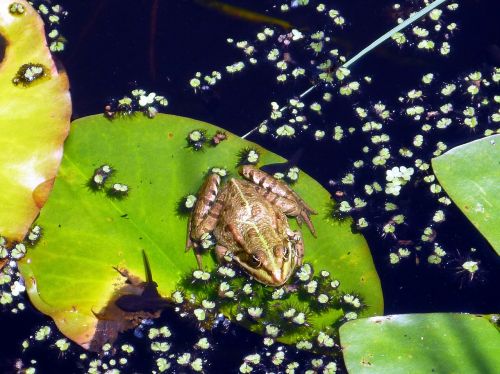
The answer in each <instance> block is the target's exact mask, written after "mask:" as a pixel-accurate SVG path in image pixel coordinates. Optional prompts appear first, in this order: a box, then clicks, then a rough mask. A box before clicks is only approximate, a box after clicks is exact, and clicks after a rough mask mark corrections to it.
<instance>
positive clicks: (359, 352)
mask: <svg viewBox="0 0 500 374" xmlns="http://www.w3.org/2000/svg"><path fill="white" fill-rule="evenodd" d="M340 341H341V344H342V351H343V354H344V359H345V363H346V366H347V370H348V371H349V373H356V374H362V373H366V374H376V373H383V374H385V373H394V374H398V373H405V374H406V373H469V374H473V373H477V374H480V373H481V374H483V373H496V372H498V368H499V367H500V355H499V354H498V350H499V348H500V333H499V332H498V330H497V329H496V328H495V327H494V326H493V325H492V324H491V323H490V322H489V321H488V320H487V319H486V318H484V317H480V316H475V315H470V314H453V313H432V314H401V315H392V316H385V317H372V318H365V319H360V320H357V321H351V322H348V323H346V324H344V325H343V326H342V327H341V328H340Z"/></svg>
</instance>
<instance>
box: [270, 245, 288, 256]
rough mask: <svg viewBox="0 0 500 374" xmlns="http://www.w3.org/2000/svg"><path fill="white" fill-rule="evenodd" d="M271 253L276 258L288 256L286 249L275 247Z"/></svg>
mask: <svg viewBox="0 0 500 374" xmlns="http://www.w3.org/2000/svg"><path fill="white" fill-rule="evenodd" d="M273 253H274V256H275V257H276V258H286V257H287V256H288V248H287V247H284V246H279V245H277V246H276V247H274V250H273Z"/></svg>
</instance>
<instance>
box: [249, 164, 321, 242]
mask: <svg viewBox="0 0 500 374" xmlns="http://www.w3.org/2000/svg"><path fill="white" fill-rule="evenodd" d="M241 174H242V175H243V177H245V178H246V179H248V180H249V181H251V182H253V183H254V184H255V185H256V188H257V191H258V192H259V193H260V194H261V195H262V196H264V198H265V199H266V200H267V201H269V202H270V203H271V204H273V205H276V206H277V207H279V208H280V209H281V211H282V212H283V213H285V214H286V215H287V216H291V217H295V218H296V219H297V222H298V224H299V225H301V224H302V222H305V223H306V225H307V227H308V228H309V230H310V231H311V233H312V234H313V235H314V236H316V230H315V229H314V226H313V224H312V222H311V218H310V215H312V214H317V213H316V212H315V211H314V210H313V209H311V208H310V207H309V206H308V205H307V204H306V203H305V202H304V200H302V199H301V198H300V196H299V195H298V194H297V193H296V192H295V191H294V190H292V189H291V188H290V187H289V186H288V185H287V184H286V183H284V182H282V181H280V180H278V179H276V178H274V177H272V176H270V175H269V174H267V173H265V172H263V171H262V170H259V169H257V168H255V167H253V166H250V165H245V166H243V167H242V169H241Z"/></svg>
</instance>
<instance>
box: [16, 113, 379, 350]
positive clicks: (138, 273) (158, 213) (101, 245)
mask: <svg viewBox="0 0 500 374" xmlns="http://www.w3.org/2000/svg"><path fill="white" fill-rule="evenodd" d="M217 132H219V133H222V129H220V128H217V127H215V126H212V125H209V124H207V123H203V122H199V121H195V120H192V119H188V118H183V117H177V116H171V115H158V116H156V117H155V118H154V119H147V118H145V117H143V116H142V115H141V116H134V117H131V118H118V119H116V120H113V121H109V120H108V119H106V118H105V117H103V116H100V115H97V116H91V117H86V118H82V119H79V120H77V121H75V122H73V124H72V128H71V134H70V136H69V138H68V140H67V142H66V145H65V153H64V158H63V162H62V166H61V169H60V171H59V174H58V177H57V179H56V183H55V185H54V190H53V192H52V195H51V198H50V200H49V202H48V203H47V205H46V206H45V207H44V209H43V210H42V212H41V215H40V218H39V219H38V221H37V223H38V224H39V225H40V226H41V227H42V228H43V236H42V238H41V239H40V241H39V242H38V244H37V245H36V247H35V248H33V249H31V250H30V251H29V252H28V254H27V255H26V257H25V258H24V259H23V261H22V262H21V263H20V269H21V272H22V274H23V276H24V278H25V280H26V287H27V291H28V294H29V296H30V299H31V301H32V302H33V304H34V305H35V306H36V307H37V308H38V309H39V310H41V311H42V312H44V313H46V314H48V315H50V316H51V317H52V318H53V319H54V320H55V322H56V324H57V325H58V327H59V329H60V330H61V331H62V332H63V333H64V334H65V335H66V336H68V337H69V338H71V339H72V340H74V341H76V342H78V343H79V344H81V345H82V346H85V347H89V345H91V342H92V341H93V339H95V337H96V325H97V323H98V319H97V318H96V315H99V314H100V313H101V312H103V311H104V310H106V308H107V307H109V306H110V305H114V304H113V300H117V298H118V297H119V296H118V294H119V293H120V292H121V291H120V290H122V289H123V287H124V281H125V280H124V277H123V276H122V275H121V274H120V273H119V272H118V271H116V269H115V268H118V269H121V270H126V271H127V273H128V274H129V275H131V276H135V277H136V278H139V279H142V280H143V281H144V280H145V279H146V276H145V272H144V265H143V257H142V250H144V251H145V252H146V254H147V257H148V259H149V263H150V266H151V274H152V278H153V279H154V281H155V282H156V283H157V284H158V292H159V294H160V295H161V296H162V297H167V298H171V296H172V293H173V292H174V291H175V290H177V289H178V288H179V286H180V285H183V287H184V290H185V292H187V293H188V295H187V296H189V294H190V293H193V294H194V295H195V296H196V298H197V299H196V302H195V304H197V303H201V298H202V297H203V295H202V294H203V289H204V287H201V289H200V288H197V287H196V284H194V283H193V282H186V281H185V279H186V277H190V276H191V274H192V273H193V271H194V270H195V269H197V264H196V260H195V256H194V255H193V253H192V252H191V251H190V252H185V245H186V234H187V225H188V216H187V215H185V214H184V215H183V214H182V211H183V210H184V209H186V204H185V203H186V201H187V202H188V205H192V201H193V197H192V196H191V197H190V198H189V199H186V197H187V196H188V195H194V194H196V193H197V191H198V189H199V187H200V186H201V184H202V183H203V180H204V179H205V176H206V175H207V173H208V172H210V171H211V170H212V169H213V168H214V167H217V168H218V172H219V173H223V169H225V170H227V171H228V172H229V174H230V176H231V177H238V174H237V167H238V165H239V164H240V162H241V155H242V151H243V150H247V151H248V150H249V149H253V150H255V151H256V153H258V155H259V165H265V164H271V163H277V162H283V161H284V160H283V159H282V158H281V157H279V156H277V155H275V154H273V153H271V152H269V151H267V150H265V149H263V148H261V147H259V146H258V145H256V144H253V143H251V142H248V141H246V140H243V139H241V138H239V137H237V136H235V135H233V134H230V133H228V132H225V138H224V140H223V141H220V142H217V143H215V142H214V143H213V144H216V145H209V142H210V140H209V139H211V138H212V136H214V135H215V134H216V133H217ZM189 145H190V146H189ZM95 175H99V177H98V178H97V181H98V182H99V183H98V184H97V185H96V183H94V182H95V179H94V176H95ZM103 179H104V182H102V180H103ZM101 183H102V184H101ZM116 183H119V184H122V185H126V186H128V187H129V189H128V190H127V194H126V195H121V196H116V195H113V194H110V193H109V189H110V188H111V187H112V186H113V185H114V184H116ZM293 188H294V190H295V191H296V192H297V193H299V194H300V195H301V197H302V198H303V199H304V200H305V201H306V202H307V203H308V204H309V205H310V206H312V207H313V209H315V210H317V211H318V215H315V216H313V217H312V221H313V223H314V225H315V228H316V232H317V238H314V237H313V236H312V235H311V233H310V232H309V230H307V228H303V229H302V233H303V237H304V242H305V261H306V262H309V263H311V264H312V266H313V268H314V270H315V271H316V273H318V272H319V271H320V270H322V269H325V270H327V271H329V272H330V274H331V277H332V278H335V279H338V280H339V281H340V287H341V289H342V290H344V291H345V292H351V293H353V294H355V295H359V296H360V298H361V300H362V301H363V303H364V304H365V305H366V308H365V309H363V312H362V313H361V314H363V315H374V314H380V313H382V309H383V300H382V291H381V287H380V282H379V279H378V276H377V273H376V271H375V267H374V265H373V261H372V258H371V255H370V252H369V249H368V247H367V244H366V242H365V240H364V238H363V237H362V236H361V235H360V234H353V233H352V232H351V226H350V222H349V221H348V220H347V221H343V222H338V221H335V220H333V219H332V218H331V215H330V213H331V204H332V202H331V199H330V195H329V194H328V192H327V191H326V190H325V189H323V188H322V187H321V186H320V185H319V184H318V183H317V182H315V181H314V180H313V179H312V178H311V177H309V176H308V175H306V174H305V173H303V172H301V173H300V176H299V178H298V181H297V182H296V183H294V185H293ZM180 208H182V209H180ZM290 224H291V227H292V228H296V227H297V225H296V223H295V220H293V221H292V220H290ZM203 266H204V268H205V270H207V271H210V270H211V269H214V267H215V260H214V257H213V255H209V254H205V255H204V256H203ZM227 272H228V273H227V274H229V275H230V273H231V271H230V270H228V271H227ZM204 274H206V273H203V272H199V274H197V276H198V277H199V278H200V279H201V281H202V282H204V281H203V279H204ZM254 286H255V287H257V286H258V285H256V284H254ZM260 287H261V289H262V290H263V293H261V294H259V295H256V296H255V297H254V298H253V302H254V305H255V306H260V307H262V308H264V309H265V310H266V311H267V310H269V309H274V308H277V307H278V304H279V302H274V304H272V305H268V304H267V302H266V301H265V300H264V299H263V298H262V297H263V296H262V295H263V294H267V295H270V293H271V292H272V291H274V290H275V288H272V287H264V286H260ZM134 292H135V291H134ZM135 293H136V294H137V293H140V291H138V292H135ZM219 299H220V297H218V298H217V294H216V295H215V297H214V299H212V300H205V303H201V304H204V305H206V306H207V307H209V306H210V305H212V304H211V301H215V302H219V301H220V300H219ZM287 302H293V303H294V304H295V305H296V306H297V308H299V309H301V311H307V310H308V306H309V305H308V304H307V303H306V302H304V301H299V300H298V298H297V297H296V296H294V297H292V298H290V299H289V300H288V301H287ZM281 305H283V303H281ZM223 310H225V313H226V314H228V315H229V316H230V317H231V318H234V315H235V314H236V313H237V310H236V309H235V308H233V307H231V306H229V305H226V306H225V307H223ZM360 312H361V310H360ZM94 313H95V314H94ZM306 314H308V313H306ZM200 316H201V317H204V314H200V313H199V310H198V316H197V318H198V319H199V317H200ZM342 316H343V312H342V308H341V306H339V305H335V306H332V307H331V308H330V309H328V310H326V311H320V312H314V313H311V314H310V315H309V314H308V316H307V318H308V323H309V324H310V325H311V326H312V327H313V328H314V329H315V330H316V331H317V330H319V329H323V328H326V327H328V326H331V325H332V323H335V322H339V319H340V318H341V317H342ZM304 317H305V315H297V318H298V320H297V321H298V322H299V323H300V322H302V321H301V320H300V321H299V319H303V318H304ZM242 323H245V324H246V326H248V327H249V328H250V329H252V330H255V331H262V329H261V328H262V325H261V324H260V325H259V324H258V323H252V322H251V321H248V320H246V322H245V321H242ZM301 336H303V334H302V333H297V332H292V333H287V332H286V331H285V335H284V336H283V337H282V339H283V340H284V341H287V342H292V341H296V340H297V339H299V338H300V337H301Z"/></svg>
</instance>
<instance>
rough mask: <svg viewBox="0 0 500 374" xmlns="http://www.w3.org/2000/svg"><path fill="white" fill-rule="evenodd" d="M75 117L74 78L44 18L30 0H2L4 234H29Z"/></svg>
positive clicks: (0, 217) (0, 197)
mask: <svg viewBox="0 0 500 374" xmlns="http://www.w3.org/2000/svg"><path fill="white" fill-rule="evenodd" d="M3 46H5V51H4V53H3V54H2V51H1V49H2V48H3ZM2 56H3V59H2ZM48 98H50V99H48ZM70 116H71V99H70V95H69V84H68V79H67V76H66V74H65V73H64V72H60V71H58V69H57V68H56V66H55V64H54V61H53V60H52V56H51V54H50V51H49V49H48V47H47V43H46V40H45V35H44V29H43V23H42V20H41V19H40V17H39V16H38V14H37V12H36V11H35V10H34V9H33V8H32V7H31V6H30V5H29V4H28V2H26V1H24V0H16V1H2V5H1V7H0V133H1V134H2V135H1V136H0V149H1V150H2V151H1V152H0V191H2V193H1V194H0V206H1V207H2V209H0V235H2V236H4V237H6V238H7V239H8V240H9V241H20V240H22V239H23V238H24V236H25V234H26V232H27V230H28V228H29V227H30V225H31V223H32V222H33V220H34V219H35V217H36V216H37V214H38V212H39V210H40V208H41V207H42V206H43V204H44V203H45V201H46V200H47V197H48V194H49V192H50V189H51V187H52V183H53V181H54V177H55V175H56V172H57V168H58V167H59V164H60V162H61V157H62V152H63V142H64V139H65V138H66V136H67V134H68V131H69V124H70Z"/></svg>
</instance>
